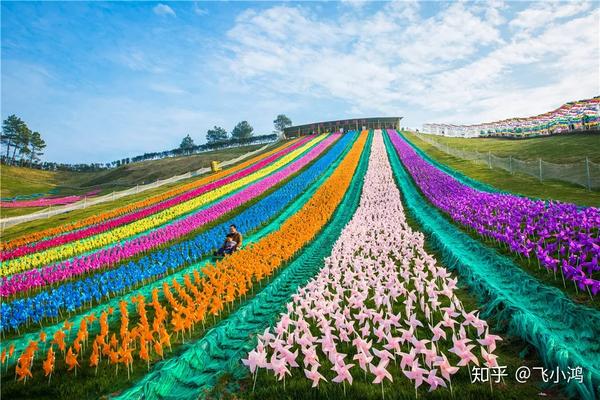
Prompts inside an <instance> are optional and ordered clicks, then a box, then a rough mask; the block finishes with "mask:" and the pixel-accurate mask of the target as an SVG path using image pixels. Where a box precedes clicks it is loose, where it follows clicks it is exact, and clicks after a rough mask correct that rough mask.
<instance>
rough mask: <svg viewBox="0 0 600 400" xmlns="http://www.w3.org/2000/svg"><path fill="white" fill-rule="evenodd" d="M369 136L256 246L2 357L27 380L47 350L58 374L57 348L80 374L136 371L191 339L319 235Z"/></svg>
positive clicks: (49, 368)
mask: <svg viewBox="0 0 600 400" xmlns="http://www.w3.org/2000/svg"><path fill="white" fill-rule="evenodd" d="M365 141H366V135H361V136H359V139H358V140H357V141H356V142H355V143H354V145H353V146H352V148H351V149H350V150H349V152H348V153H347V154H346V156H345V157H344V159H343V160H342V161H341V162H340V163H339V165H338V166H337V167H336V168H335V170H334V171H333V172H332V173H331V175H330V176H329V177H328V178H327V179H326V180H325V181H324V183H323V184H322V185H321V186H320V187H318V188H317V189H316V191H315V192H314V194H313V195H312V197H311V198H310V199H309V200H308V202H306V204H304V206H303V207H302V208H301V209H300V210H299V211H298V212H297V213H295V214H294V215H293V216H291V217H290V218H289V219H287V220H286V221H285V222H283V224H282V225H281V227H280V228H279V229H278V230H276V231H274V232H272V233H270V234H268V235H267V236H265V237H264V238H263V239H261V240H259V241H258V242H256V243H255V244H253V245H252V246H248V247H245V248H243V249H241V250H240V251H238V252H236V253H234V254H232V255H231V256H229V257H226V258H225V259H224V260H222V261H220V262H217V263H216V264H215V265H208V266H206V267H204V268H202V270H201V271H199V270H197V269H194V270H193V272H191V273H189V274H186V275H184V277H183V282H180V281H179V280H176V279H174V280H173V281H172V282H171V283H168V282H167V281H165V282H163V285H162V287H161V288H160V289H159V288H154V290H153V291H152V296H151V297H152V301H151V302H146V300H145V298H144V297H143V296H140V295H133V296H131V297H130V299H129V301H121V302H120V303H119V307H118V310H115V309H113V308H108V309H105V310H103V311H102V312H100V313H96V314H88V315H86V316H85V317H83V318H81V319H80V325H79V329H78V330H77V332H76V333H75V330H76V329H75V327H74V326H73V325H72V323H70V322H68V321H67V322H65V324H64V325H63V327H62V328H61V329H58V330H55V332H54V333H53V334H52V335H47V334H46V333H45V332H40V335H39V340H32V341H31V342H29V343H28V344H27V345H26V346H24V347H23V350H22V351H15V348H14V347H13V346H12V345H11V344H10V343H7V344H6V346H5V347H7V348H8V349H9V352H8V353H6V352H3V353H2V357H1V360H0V361H2V363H6V364H7V365H12V364H16V365H15V374H16V378H17V379H19V380H23V381H25V380H26V379H27V378H28V377H32V376H33V374H34V373H35V372H36V371H35V368H36V362H35V360H36V357H37V356H38V353H41V354H45V355H46V356H45V359H44V357H43V355H42V356H40V357H39V358H38V359H39V361H40V363H41V369H42V370H43V372H44V374H45V376H49V377H50V376H51V374H52V373H53V372H54V367H55V365H56V364H55V360H56V354H57V353H56V352H55V349H56V350H57V351H60V352H61V353H62V356H63V357H65V363H66V365H67V366H68V369H69V370H74V371H75V373H76V370H77V368H78V367H81V366H82V365H85V364H87V365H89V366H90V367H92V368H99V367H100V366H101V365H102V364H104V365H114V366H115V370H116V371H118V368H119V365H122V366H124V367H125V368H124V369H125V370H126V371H127V373H128V374H129V373H130V371H131V367H132V364H133V362H134V360H135V359H136V358H137V359H141V360H144V361H146V362H147V363H149V362H150V360H151V359H157V358H162V357H163V354H164V350H165V347H169V348H170V345H171V338H172V336H173V335H175V336H176V337H177V338H179V340H181V341H185V338H186V336H190V335H191V334H192V332H193V331H194V329H195V328H196V327H197V326H198V325H202V326H204V325H205V324H206V323H207V321H206V320H207V317H209V316H211V315H212V316H218V315H220V313H221V312H222V311H223V310H224V309H225V308H227V307H229V305H230V304H231V303H233V302H234V301H235V300H236V299H239V298H240V297H242V296H244V295H245V294H246V293H247V292H248V291H249V290H250V289H251V288H252V287H253V285H254V284H256V283H257V282H262V281H264V280H265V278H267V277H268V276H270V275H272V274H273V273H274V272H275V271H276V270H277V269H278V268H279V267H281V266H282V265H283V264H284V263H285V261H287V260H289V259H290V258H292V257H294V255H295V254H296V253H297V252H298V251H300V250H301V249H302V247H303V246H304V245H305V244H306V243H307V242H309V241H311V240H313V239H314V237H315V235H317V234H318V233H319V232H320V231H321V229H322V228H323V226H324V225H325V224H326V223H327V222H328V220H329V219H330V218H331V216H332V214H333V212H334V211H335V209H336V208H337V206H338V204H339V203H340V201H341V200H342V198H343V196H344V193H345V192H346V190H347V189H348V187H349V184H350V182H351V180H352V176H353V174H354V171H355V170H356V166H357V165H358V161H359V158H360V155H361V153H362V150H363V148H364V144H365ZM129 303H132V304H135V311H134V314H132V313H131V312H130V311H129V308H128V304H129ZM114 314H118V315H119V317H120V318H119V323H117V324H111V323H110V322H109V318H110V316H111V315H114ZM98 315H99V317H98ZM130 320H133V321H135V323H130ZM97 324H99V327H98V326H97ZM97 328H99V333H98V334H97V335H96V336H95V337H94V338H93V339H92V337H91V335H90V332H92V331H93V330H96V329H97ZM50 336H51V337H52V339H50ZM73 336H75V337H74V339H73V340H71V339H70V338H71V337H73ZM49 339H50V340H49ZM41 343H43V344H44V347H47V348H48V349H47V352H46V349H45V348H42V349H40V344H41ZM90 343H91V346H90ZM48 346H49V347H48ZM38 368H39V367H38Z"/></svg>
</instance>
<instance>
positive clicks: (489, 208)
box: [390, 131, 600, 295]
mask: <svg viewBox="0 0 600 400" xmlns="http://www.w3.org/2000/svg"><path fill="white" fill-rule="evenodd" d="M390 138H391V140H392V143H393V144H394V147H395V148H396V151H397V152H398V155H399V156H400V159H401V160H402V162H403V163H404V165H405V166H406V168H407V170H408V171H409V173H410V174H411V176H412V177H413V179H414V180H415V182H416V184H417V185H418V186H419V188H420V189H421V191H422V192H423V193H424V194H425V196H426V197H427V198H428V199H429V201H431V202H432V203H433V204H434V205H435V206H436V207H438V208H439V209H441V210H442V211H444V212H446V213H448V215H449V216H450V218H452V220H453V221H455V222H457V223H459V224H461V225H463V226H466V227H468V228H471V229H473V230H474V231H475V232H477V233H478V234H479V235H482V236H484V237H486V238H492V239H494V240H495V241H496V242H497V243H499V244H500V243H501V244H504V245H507V246H508V248H509V249H510V250H511V251H513V252H515V253H517V254H518V255H520V256H524V257H526V258H527V259H535V260H537V263H538V265H539V266H543V267H544V268H547V269H549V270H553V271H554V272H555V273H556V272H557V271H558V270H560V272H561V273H562V275H563V277H564V278H565V279H569V280H572V281H573V282H574V283H575V285H576V288H579V289H581V290H588V291H589V293H590V294H593V295H596V294H598V293H599V292H600V281H599V280H598V279H595V278H593V274H597V273H598V271H600V266H599V264H598V260H599V259H600V236H599V235H600V232H599V231H600V209H598V208H594V207H588V208H578V207H577V206H575V205H574V204H567V203H561V202H556V201H549V202H544V201H542V200H532V199H529V198H526V197H519V196H514V195H510V194H500V193H487V192H481V191H478V190H475V189H473V188H471V187H469V186H466V185H464V184H462V183H460V182H458V181H457V180H456V179H454V178H453V177H451V176H450V175H448V174H446V173H444V172H442V171H440V170H439V169H437V168H435V167H434V166H433V165H431V164H429V163H428V162H426V161H425V160H423V158H421V157H420V156H419V155H418V154H417V153H416V152H415V151H414V150H413V149H412V148H411V146H410V145H408V144H407V143H406V141H405V140H403V139H402V138H401V137H400V136H399V135H398V134H397V133H396V132H395V131H390Z"/></svg>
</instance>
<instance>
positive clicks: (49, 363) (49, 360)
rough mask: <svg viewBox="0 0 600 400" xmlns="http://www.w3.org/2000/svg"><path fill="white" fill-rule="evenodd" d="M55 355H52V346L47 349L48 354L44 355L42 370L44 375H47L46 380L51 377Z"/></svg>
mask: <svg viewBox="0 0 600 400" xmlns="http://www.w3.org/2000/svg"><path fill="white" fill-rule="evenodd" d="M55 358H56V356H55V355H54V349H53V347H52V346H50V348H49V349H48V354H47V355H46V360H44V362H43V363H42V369H43V370H44V376H49V378H48V382H50V378H52V371H54V360H55Z"/></svg>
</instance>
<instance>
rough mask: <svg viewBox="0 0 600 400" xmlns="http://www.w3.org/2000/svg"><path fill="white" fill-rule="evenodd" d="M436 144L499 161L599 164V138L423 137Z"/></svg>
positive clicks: (595, 135) (586, 135)
mask: <svg viewBox="0 0 600 400" xmlns="http://www.w3.org/2000/svg"><path fill="white" fill-rule="evenodd" d="M427 137H428V138H432V139H434V140H435V141H437V142H438V143H441V144H445V145H448V146H450V147H455V148H457V149H464V150H470V151H479V152H482V153H487V152H488V151H491V152H492V153H493V154H495V155H497V156H500V157H508V156H509V155H512V156H513V157H516V158H519V159H521V160H537V159H539V158H542V159H543V160H544V161H550V162H554V163H557V164H566V163H572V162H579V161H581V160H583V159H585V157H588V158H589V159H590V161H593V162H596V163H598V162H600V134H599V133H598V132H596V133H578V134H571V135H557V136H546V137H537V138H530V139H521V140H514V139H496V138H474V139H466V138H452V137H445V136H436V135H427Z"/></svg>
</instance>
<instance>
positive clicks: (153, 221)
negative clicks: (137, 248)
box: [2, 135, 329, 276]
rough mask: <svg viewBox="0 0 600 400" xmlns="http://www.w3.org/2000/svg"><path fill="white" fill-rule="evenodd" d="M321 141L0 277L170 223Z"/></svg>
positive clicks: (15, 264) (20, 263)
mask: <svg viewBox="0 0 600 400" xmlns="http://www.w3.org/2000/svg"><path fill="white" fill-rule="evenodd" d="M324 138H325V135H322V136H319V137H317V138H315V139H313V140H312V141H310V142H308V143H307V144H305V145H304V146H302V147H300V148H298V149H296V150H294V151H292V152H291V153H289V154H287V155H286V156H284V157H282V158H280V159H279V160H277V161H276V162H274V163H272V164H270V165H268V166H266V167H264V168H262V169H260V170H258V171H256V172H254V173H252V174H250V175H248V176H245V177H243V178H241V179H238V180H235V181H233V182H229V183H227V184H223V185H220V186H218V187H214V188H213V189H212V190H211V191H210V192H207V193H204V194H201V195H199V196H195V197H191V198H189V199H188V200H187V201H185V202H183V203H180V204H178V205H175V206H173V207H170V208H168V209H166V210H163V211H160V212H158V213H156V214H153V215H150V216H148V217H146V218H142V219H140V220H137V221H135V222H132V223H129V224H128V225H124V226H120V227H117V228H115V229H112V230H110V231H108V232H104V233H101V234H98V235H95V236H92V237H89V238H85V239H81V240H77V241H75V242H71V243H67V244H64V245H61V246H58V247H54V248H50V249H46V250H44V251H42V252H39V253H34V254H28V255H26V256H23V257H19V258H16V259H12V260H7V261H5V262H3V263H2V276H6V275H8V274H14V273H18V272H21V271H25V270H28V269H30V268H36V267H39V266H42V265H47V264H49V263H51V262H54V261H58V260H62V259H66V258H68V257H73V256H76V255H78V254H82V253H84V252H88V251H91V250H94V249H98V248H100V247H102V246H108V245H111V244H113V243H116V242H118V241H119V240H122V239H125V238H128V237H130V236H134V235H137V234H139V233H142V232H144V231H148V230H150V229H154V228H156V227H158V226H160V225H163V224H165V223H167V222H169V221H170V220H173V219H175V218H177V217H180V216H182V215H185V214H187V213H190V212H192V211H194V210H196V209H198V208H200V207H202V206H204V205H207V204H208V203H210V202H212V201H214V200H217V199H218V198H220V197H222V196H225V195H228V194H230V193H232V192H234V191H235V190H238V189H240V188H243V187H244V186H246V185H248V184H251V183H253V182H255V181H258V180H259V179H261V178H263V177H265V176H268V175H269V174H271V173H273V172H274V171H276V170H278V169H279V168H281V167H283V166H285V165H287V164H289V163H290V162H292V161H293V160H294V159H296V158H298V157H299V156H300V155H302V154H303V153H305V152H306V151H308V150H309V149H310V148H311V147H313V146H315V145H317V144H318V143H320V142H321V141H322V140H323V139H324ZM328 143H329V142H328ZM180 222H181V221H179V222H175V224H178V223H180ZM164 228H166V227H164ZM153 234H154V232H152V233H150V235H153ZM134 240H135V239H134ZM117 246H118V245H117ZM106 250H107V249H102V250H100V252H102V251H106ZM67 261H68V260H67Z"/></svg>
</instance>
